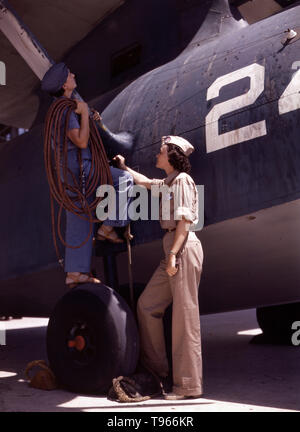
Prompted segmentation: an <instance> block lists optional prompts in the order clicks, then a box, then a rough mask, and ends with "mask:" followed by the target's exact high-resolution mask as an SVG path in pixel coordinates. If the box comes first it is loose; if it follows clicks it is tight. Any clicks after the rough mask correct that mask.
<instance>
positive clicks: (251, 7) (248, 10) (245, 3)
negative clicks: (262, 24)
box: [230, 0, 300, 24]
mask: <svg viewBox="0 0 300 432" xmlns="http://www.w3.org/2000/svg"><path fill="white" fill-rule="evenodd" d="M295 3H300V2H299V0H263V1H262V0H230V4H231V5H233V6H234V7H236V8H237V9H238V11H239V12H240V14H241V15H242V17H243V18H244V19H245V20H246V21H247V22H248V24H253V23H255V22H257V21H260V20H262V19H264V18H267V17H269V16H271V15H274V14H276V13H278V12H281V11H282V10H283V9H284V8H287V7H289V6H292V5H294V4H295Z"/></svg>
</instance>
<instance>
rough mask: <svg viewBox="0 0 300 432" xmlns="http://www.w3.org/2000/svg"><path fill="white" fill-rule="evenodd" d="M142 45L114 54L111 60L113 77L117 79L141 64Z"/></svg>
mask: <svg viewBox="0 0 300 432" xmlns="http://www.w3.org/2000/svg"><path fill="white" fill-rule="evenodd" d="M141 53H142V46H141V45H138V44H136V45H133V46H130V47H127V48H125V49H124V50H122V51H119V52H118V53H116V54H114V55H113V56H112V59H111V75H112V77H115V76H117V75H119V74H121V73H122V72H125V71H126V70H128V69H131V68H132V67H134V66H136V65H138V64H139V63H140V62H141Z"/></svg>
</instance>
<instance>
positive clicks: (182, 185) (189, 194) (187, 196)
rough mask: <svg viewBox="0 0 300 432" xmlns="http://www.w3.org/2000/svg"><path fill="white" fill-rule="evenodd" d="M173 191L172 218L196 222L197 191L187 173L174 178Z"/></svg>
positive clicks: (194, 223)
mask: <svg viewBox="0 0 300 432" xmlns="http://www.w3.org/2000/svg"><path fill="white" fill-rule="evenodd" d="M172 189H173V193H174V219H175V220H181V219H182V218H184V219H186V220H187V221H189V222H191V223H192V225H196V224H197V223H198V218H199V216H198V192H197V188H196V185H195V183H194V181H193V179H192V178H191V177H190V176H189V175H187V174H186V175H182V176H179V178H176V179H175V181H174V183H173V185H172Z"/></svg>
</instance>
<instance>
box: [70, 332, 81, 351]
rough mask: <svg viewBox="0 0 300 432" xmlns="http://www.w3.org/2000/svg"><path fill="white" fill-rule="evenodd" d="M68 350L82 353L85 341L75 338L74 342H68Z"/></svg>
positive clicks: (78, 337)
mask: <svg viewBox="0 0 300 432" xmlns="http://www.w3.org/2000/svg"><path fill="white" fill-rule="evenodd" d="M68 347H69V348H76V349H77V350H78V351H82V350H83V349H84V347H85V339H84V337H83V336H80V335H79V336H76V337H75V339H74V340H69V342H68Z"/></svg>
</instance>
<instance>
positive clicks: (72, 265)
mask: <svg viewBox="0 0 300 432" xmlns="http://www.w3.org/2000/svg"><path fill="white" fill-rule="evenodd" d="M76 87H77V84H76V81H75V75H74V74H73V73H71V72H70V70H69V69H68V68H67V66H66V65H65V64H64V63H58V64H55V65H53V66H52V67H51V68H50V69H49V70H48V71H47V73H46V74H45V76H44V78H43V80H42V90H44V91H46V92H47V93H49V94H50V95H51V96H53V97H55V98H56V99H66V100H70V99H72V94H73V91H74V90H75V88H76ZM76 103H77V108H76V109H75V111H72V112H71V113H70V115H69V117H68V118H67V110H66V111H65V112H64V113H63V115H62V116H61V118H60V124H59V125H58V126H57V129H58V131H55V132H56V134H57V133H58V136H59V137H60V146H61V153H62V152H63V149H62V147H63V144H64V139H65V138H66V143H67V164H68V173H67V178H66V179H65V177H64V172H63V167H60V168H59V169H60V171H61V172H60V176H61V180H62V182H63V184H64V185H65V184H68V185H70V187H69V191H68V192H67V193H68V196H70V197H72V196H73V197H74V193H72V187H74V186H75V184H76V183H77V184H79V183H80V182H81V180H82V179H81V178H80V177H81V176H82V172H81V171H83V174H84V177H85V178H88V177H89V175H90V172H91V169H92V166H93V163H92V154H91V150H90V146H89V140H90V127H89V111H88V106H87V104H86V103H85V102H81V101H77V100H76ZM50 108H51V107H50ZM93 118H94V120H96V121H98V120H99V119H100V116H99V113H97V112H95V113H94V115H93ZM50 132H51V133H52V132H53V131H50ZM65 134H66V137H65ZM56 136H57V135H56ZM52 145H53V144H52ZM78 150H80V151H81V163H80V161H79V159H78ZM105 162H106V161H105ZM108 169H109V170H110V174H111V178H112V183H113V186H114V187H115V189H116V192H117V193H118V192H119V188H121V190H122V193H126V194H127V195H126V196H128V191H129V190H130V189H131V188H132V185H133V179H132V176H131V175H130V174H129V173H124V171H121V170H119V169H117V168H114V167H108ZM124 174H125V175H124ZM91 175H92V176H93V175H94V172H92V173H91ZM97 186H99V185H97ZM70 190H71V192H70ZM81 193H82V194H83V195H84V194H85V192H84V191H80V194H81ZM120 193H121V192H120ZM93 199H94V194H93V195H92V196H91V197H89V198H87V199H86V201H87V202H88V204H90V203H91V202H92V201H93ZM77 202H78V200H77ZM117 202H119V200H117ZM127 204H128V203H127ZM117 211H119V213H118V217H117V219H116V220H110V219H107V220H105V221H104V222H103V224H102V226H101V228H100V229H99V230H98V233H97V238H98V239H99V240H109V241H111V242H113V243H122V242H123V240H122V239H120V238H119V237H118V235H117V233H116V231H115V230H114V226H117V227H124V226H127V225H128V224H129V219H128V212H127V207H126V206H125V208H123V209H117ZM93 236H94V232H93V230H92V232H90V221H89V220H88V219H85V220H84V219H83V218H81V217H79V216H78V215H77V214H76V213H73V212H71V211H68V210H66V239H65V240H66V248H65V263H64V267H65V272H66V273H67V275H66V284H67V285H68V286H69V287H74V286H76V285H77V284H78V283H87V282H92V283H100V280H99V279H96V278H94V277H92V276H91V275H90V268H91V257H92V245H93ZM85 239H87V241H86V242H84V240H85ZM80 244H82V246H81V247H77V248H76V246H78V245H80ZM68 245H71V246H73V247H74V246H75V248H72V247H68Z"/></svg>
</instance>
